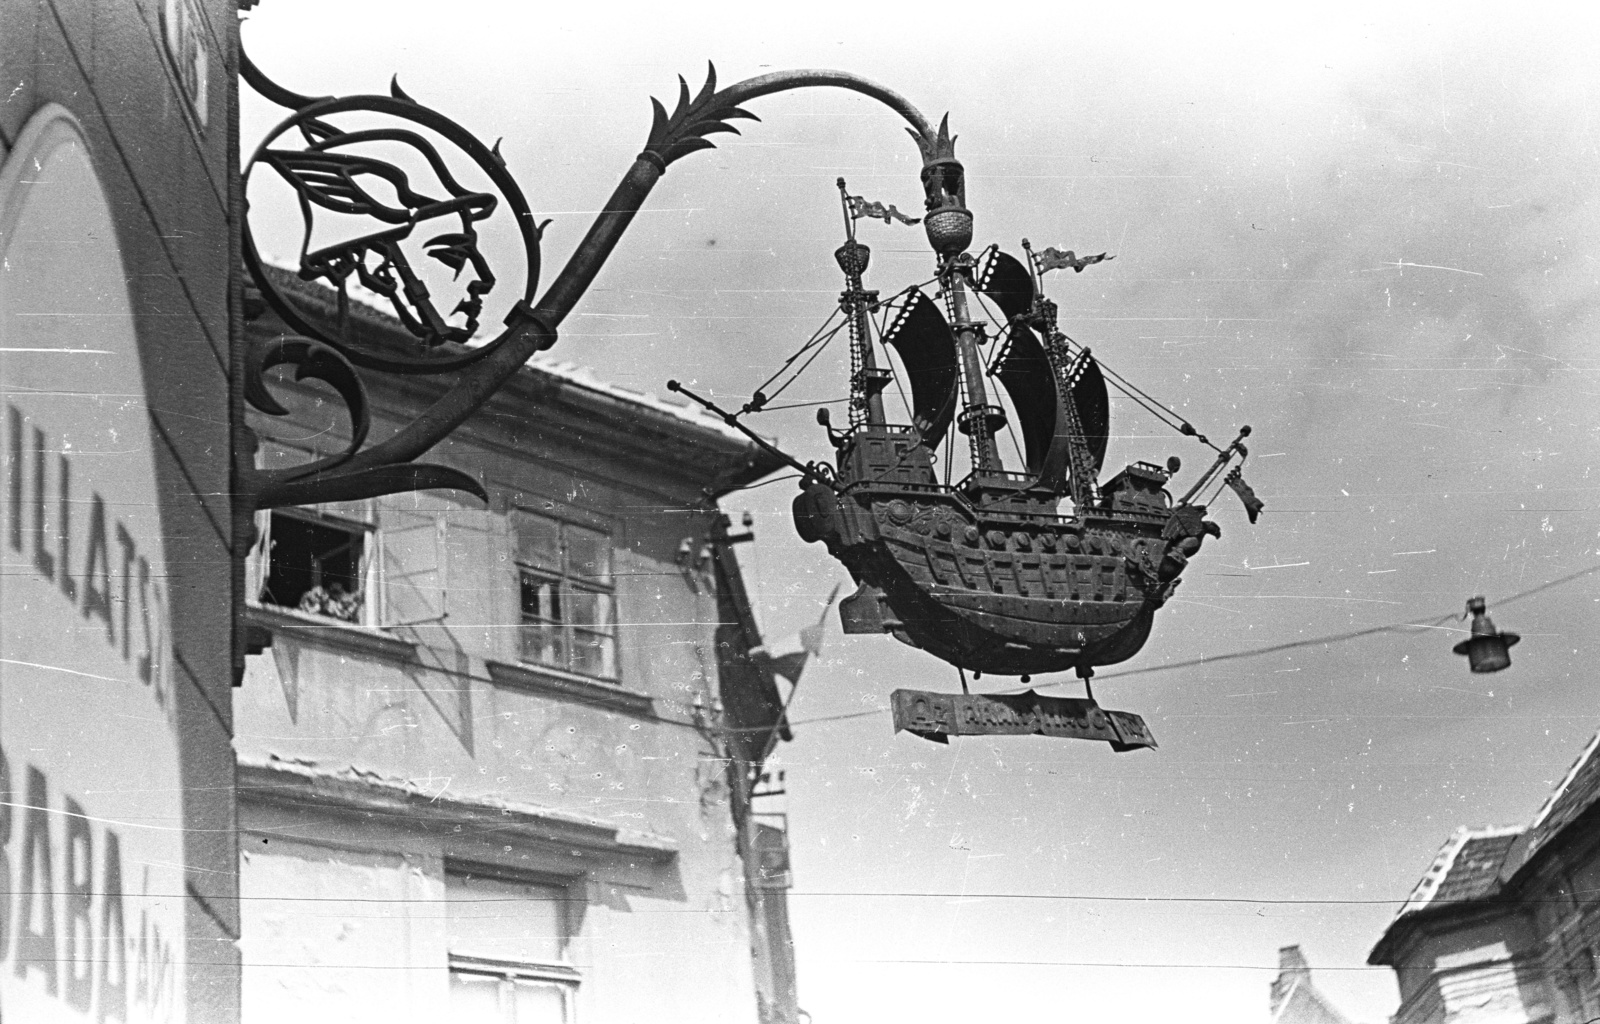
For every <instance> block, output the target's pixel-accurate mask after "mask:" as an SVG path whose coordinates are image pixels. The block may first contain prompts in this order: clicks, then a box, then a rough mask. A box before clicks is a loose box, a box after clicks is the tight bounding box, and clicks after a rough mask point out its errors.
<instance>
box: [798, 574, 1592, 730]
mask: <svg viewBox="0 0 1600 1024" xmlns="http://www.w3.org/2000/svg"><path fill="white" fill-rule="evenodd" d="M1596 572H1600V563H1597V564H1595V565H1591V566H1589V567H1587V568H1584V569H1579V570H1578V571H1577V572H1572V573H1568V574H1567V575H1565V576H1560V577H1557V578H1556V579H1553V580H1549V581H1547V582H1545V583H1541V584H1539V585H1538V586H1536V587H1530V588H1528V589H1527V590H1523V591H1519V592H1517V593H1515V594H1512V595H1510V596H1509V597H1503V598H1499V599H1497V600H1496V601H1495V605H1496V606H1497V607H1504V606H1505V605H1508V604H1513V603H1515V602H1517V601H1521V600H1523V599H1525V598H1529V597H1532V596H1534V595H1535V594H1540V593H1543V592H1544V591H1546V590H1552V589H1554V588H1556V587H1559V586H1562V585H1564V584H1567V583H1571V582H1572V581H1573V580H1577V579H1581V578H1583V577H1584V576H1588V575H1590V574H1592V573H1596ZM1462 617H1463V616H1462V615H1461V613H1459V612H1449V613H1447V614H1444V615H1439V616H1435V617H1434V618H1431V619H1410V620H1407V621H1404V622H1390V623H1386V624H1384V625H1381V626H1368V627H1367V628H1365V629H1352V630H1349V631H1347V632H1344V633H1329V634H1327V635H1324V636H1318V637H1310V638H1308V639H1305V640H1290V641H1288V642H1286V643H1281V644H1268V645H1266V646H1264V647H1246V648H1241V649H1239V650H1235V651H1224V652H1222V653H1220V654H1211V655H1205V656H1203V657H1199V658H1190V659H1188V660H1187V661H1174V662H1168V663H1167V664H1164V665H1147V666H1145V667H1143V668H1133V669H1128V670H1126V671H1124V672H1111V673H1107V674H1105V675H1096V676H1095V680H1096V682H1105V681H1107V680H1111V679H1125V678H1127V677H1128V676H1137V675H1153V674H1155V673H1157V672H1171V671H1174V670H1176V669H1180V668H1194V667H1196V666H1198V665H1210V664H1215V663H1217V662H1224V661H1239V660H1241V659H1244V658H1258V657H1261V656H1262V655H1266V654H1278V653H1280V652H1283V651H1292V650H1297V649H1299V648H1302V647H1320V646H1325V645H1327V644H1335V643H1344V642H1346V641H1348V640H1359V639H1360V638H1362V637H1368V636H1376V635H1378V634H1380V633H1392V632H1399V631H1401V630H1407V629H1417V630H1421V629H1434V628H1437V627H1439V626H1440V625H1442V624H1443V623H1445V622H1448V621H1450V620H1451V619H1460V618H1462ZM1077 682H1078V680H1076V679H1061V680H1050V681H1045V682H1033V683H1029V684H1028V688H1029V689H1034V690H1038V689H1043V688H1044V687H1047V686H1062V685H1065V684H1067V683H1074V684H1075V683H1077ZM1021 688H1022V687H1020V686H1013V687H1008V688H1006V689H1002V690H992V691H989V692H991V693H1012V692H1016V691H1017V690H1019V689H1021ZM888 712H889V709H888V708H872V709H870V710H866V711H849V712H844V713H842V714H837V715H819V716H818V717H816V718H806V719H796V720H793V721H791V722H790V723H789V724H790V726H791V727H793V726H801V725H811V724H815V723H821V722H839V721H846V720H848V719H852V718H866V717H868V716H869V715H882V714H887V713H888Z"/></svg>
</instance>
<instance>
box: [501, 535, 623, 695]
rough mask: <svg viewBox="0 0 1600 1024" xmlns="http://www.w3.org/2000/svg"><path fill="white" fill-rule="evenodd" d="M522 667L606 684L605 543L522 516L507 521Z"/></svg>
mask: <svg viewBox="0 0 1600 1024" xmlns="http://www.w3.org/2000/svg"><path fill="white" fill-rule="evenodd" d="M513 529H514V530H515V533H516V544H517V551H516V556H517V571H518V578H519V581H520V590H521V608H522V628H521V629H520V630H519V633H520V639H519V643H520V646H521V650H520V652H519V654H520V657H521V658H522V660H523V661H526V662H532V663H534V664H537V665H549V666H551V667H553V668H559V669H564V670H566V671H568V672H577V673H580V674H582V675H586V676H597V677H599V678H602V679H614V678H615V677H616V674H617V638H616V626H615V621H616V619H615V613H614V600H615V594H614V593H613V590H612V578H611V538H610V537H608V536H607V535H606V534H604V533H602V532H601V531H599V530H592V529H588V528H586V527H582V526H578V525H576V524H573V523H567V522H561V521H559V520H555V519H547V518H545V517H543V516H537V515H534V514H532V513H530V512H518V513H516V515H515V518H514V525H513Z"/></svg>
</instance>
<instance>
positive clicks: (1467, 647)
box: [1454, 597, 1522, 672]
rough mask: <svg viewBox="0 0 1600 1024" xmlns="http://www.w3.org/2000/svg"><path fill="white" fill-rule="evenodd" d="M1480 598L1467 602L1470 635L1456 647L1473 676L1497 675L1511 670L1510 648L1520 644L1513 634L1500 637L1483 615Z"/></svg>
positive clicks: (1489, 620) (1485, 615)
mask: <svg viewBox="0 0 1600 1024" xmlns="http://www.w3.org/2000/svg"><path fill="white" fill-rule="evenodd" d="M1485 607H1486V605H1485V604H1484V600H1483V598H1482V597H1474V598H1470V599H1468V601H1467V612H1468V613H1469V614H1471V616H1472V635H1471V636H1469V637H1468V638H1467V639H1465V640H1463V641H1461V642H1460V643H1458V644H1456V645H1455V647H1454V650H1455V652H1456V653H1457V654H1464V655H1466V657H1467V667H1468V668H1470V669H1471V670H1472V671H1474V672H1498V671H1500V670H1501V669H1503V668H1510V667H1511V645H1512V644H1514V643H1516V642H1517V641H1518V640H1521V639H1522V637H1521V636H1519V635H1517V634H1516V633H1502V632H1500V631H1499V630H1498V629H1495V628H1494V622H1493V621H1492V620H1491V619H1490V618H1489V614H1488V612H1487V611H1485Z"/></svg>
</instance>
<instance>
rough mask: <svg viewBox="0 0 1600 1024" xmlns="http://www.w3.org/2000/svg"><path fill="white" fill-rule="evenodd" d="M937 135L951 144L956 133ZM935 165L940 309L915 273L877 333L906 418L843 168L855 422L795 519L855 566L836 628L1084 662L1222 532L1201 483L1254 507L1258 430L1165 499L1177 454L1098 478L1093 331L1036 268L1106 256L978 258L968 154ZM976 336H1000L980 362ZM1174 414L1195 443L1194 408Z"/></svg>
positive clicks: (1100, 430)
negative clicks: (964, 173)
mask: <svg viewBox="0 0 1600 1024" xmlns="http://www.w3.org/2000/svg"><path fill="white" fill-rule="evenodd" d="M942 135H943V132H942V131H941V136H942ZM942 141H943V144H944V146H945V147H946V150H947V151H948V149H949V148H950V143H949V140H948V138H947V137H945V138H944V139H943V140H942ZM929 168H930V170H931V175H930V170H925V171H924V182H925V183H926V184H927V185H928V191H929V200H928V205H929V210H928V214H927V232H928V237H929V240H930V242H932V244H933V247H934V250H935V252H936V253H937V254H938V256H939V268H938V278H937V280H938V285H939V292H940V294H941V296H942V297H943V299H944V308H943V309H942V310H941V308H940V304H939V303H938V302H936V301H935V300H934V299H932V298H930V297H929V296H928V295H927V294H926V293H925V292H923V291H922V290H921V289H919V288H913V289H909V290H907V291H906V292H903V293H901V294H900V295H899V296H897V297H896V299H895V300H894V303H893V309H894V312H893V318H892V319H891V320H889V322H888V325H887V327H886V328H885V329H884V330H883V331H882V334H881V341H882V343H883V344H885V345H887V346H888V347H890V348H892V349H893V350H894V351H895V353H896V355H897V356H898V359H899V363H900V365H901V367H902V368H903V371H902V374H901V377H902V384H903V385H904V386H907V387H909V390H910V392H911V395H910V399H909V406H910V411H911V422H910V423H909V424H893V423H890V422H889V421H888V418H887V416H886V414H885V410H884V400H883V395H884V390H885V388H886V386H887V385H888V384H889V383H890V382H891V381H892V380H894V379H895V375H894V374H893V373H892V372H891V371H890V370H889V369H887V368H886V367H882V366H880V365H879V364H878V359H877V353H876V352H875V349H874V345H873V339H872V330H871V327H872V320H871V317H870V315H869V314H870V313H871V312H873V311H876V310H879V309H882V308H884V307H885V306H886V305H887V304H880V303H879V301H878V294H877V293H876V292H873V291H869V290H867V289H866V288H865V286H864V283H863V277H864V275H865V273H866V270H867V267H868V263H869V259H870V250H869V249H868V247H867V246H866V245H864V244H862V243H861V242H860V241H858V240H857V239H856V237H855V219H856V216H859V215H860V213H861V211H862V208H863V206H862V200H860V199H859V198H858V197H852V196H849V195H848V194H847V193H845V184H844V181H843V179H840V181H839V188H840V192H841V195H842V197H843V199H844V203H845V210H846V225H847V229H848V237H847V239H846V241H845V243H844V245H842V246H841V247H840V248H839V249H838V251H837V252H835V254H834V256H835V258H836V260H837V261H838V264H839V267H840V269H841V270H842V271H843V272H844V276H845V281H846V286H845V290H844V293H843V296H842V299H841V308H842V310H843V312H844V314H845V317H846V323H847V325H848V328H849V334H850V342H851V361H852V375H851V398H850V424H849V427H848V429H847V430H844V431H838V432H836V431H833V430H832V429H831V428H830V430H829V435H830V439H831V440H832V442H833V444H834V447H835V449H836V460H835V468H834V469H833V470H832V472H813V473H812V474H811V479H809V480H808V481H807V482H806V484H805V486H804V487H803V489H802V491H801V493H800V495H799V496H798V497H797V498H796V499H795V501H794V519H795V525H796V527H797V529H798V530H799V533H800V536H801V537H802V538H803V539H805V540H807V541H811V542H818V541H820V542H821V543H823V544H825V545H826V546H827V549H828V551H829V553H830V554H832V555H833V556H834V557H835V558H837V559H838V560H839V561H840V562H842V563H843V564H844V566H845V568H846V569H848V570H849V571H850V574H851V575H852V576H853V577H854V578H855V580H856V581H857V583H858V584H859V589H858V590H857V591H856V593H855V594H854V595H852V596H851V597H850V598H848V599H847V600H845V601H844V602H842V604H841V606H840V615H841V618H842V620H843V625H844V630H845V632H846V633H890V634H892V635H893V636H895V637H896V638H897V639H899V640H900V641H902V642H904V643H906V644H909V645H911V646H913V647H918V648H921V649H923V650H925V651H928V652H929V653H931V654H933V655H934V656H936V657H938V658H940V659H942V660H944V661H947V662H949V663H951V664H953V665H956V666H958V667H960V668H963V669H971V670H973V671H974V672H977V673H984V672H988V673H993V674H998V675H1020V676H1022V677H1023V679H1024V681H1027V680H1028V678H1029V676H1031V675H1032V674H1034V673H1040V672H1052V671H1065V670H1069V669H1070V670H1075V671H1076V672H1077V673H1078V674H1079V675H1080V676H1082V677H1084V678H1085V679H1087V678H1089V677H1090V676H1092V674H1093V670H1094V668H1095V667H1097V666H1101V665H1111V664H1116V663H1118V662H1121V661H1125V660H1126V659H1128V658H1130V657H1132V656H1133V655H1134V654H1136V653H1138V651H1139V650H1140V648H1141V647H1143V646H1144V643H1145V641H1146V640H1147V639H1148V638H1149V636H1150V630H1151V625H1152V623H1153V621H1154V617H1155V613H1156V611H1157V610H1158V609H1159V608H1161V606H1162V605H1163V604H1164V603H1165V602H1166V601H1167V599H1168V598H1169V597H1170V596H1171V595H1172V592H1173V590H1174V589H1175V588H1176V587H1177V586H1178V583H1179V581H1180V577H1181V575H1182V573H1183V571H1184V568H1185V567H1186V566H1187V565H1188V562H1189V560H1190V558H1192V557H1193V556H1194V555H1195V554H1196V553H1198V552H1199V550H1200V548H1201V546H1202V544H1203V543H1204V541H1205V539H1206V538H1207V537H1220V536H1221V530H1220V529H1219V528H1218V526H1217V525H1216V524H1215V523H1213V522H1211V521H1210V520H1209V519H1207V518H1206V513H1207V509H1206V506H1205V505H1204V504H1199V503H1196V502H1194V501H1193V498H1194V496H1195V495H1196V494H1198V493H1199V492H1200V491H1201V490H1202V489H1203V488H1204V487H1205V486H1206V485H1207V484H1209V483H1211V482H1213V481H1215V480H1217V479H1218V478H1219V476H1220V477H1221V478H1222V479H1223V480H1224V481H1225V482H1226V483H1228V484H1229V485H1231V486H1232V487H1233V488H1234V489H1235V490H1236V491H1238V492H1239V494H1240V496H1241V498H1245V500H1246V508H1247V510H1248V511H1249V513H1250V518H1251V521H1252V522H1254V520H1255V517H1256V515H1257V514H1258V513H1259V512H1260V510H1261V507H1262V505H1261V503H1260V502H1259V500H1257V499H1256V498H1255V497H1254V495H1253V494H1251V493H1249V491H1248V488H1247V487H1246V486H1245V485H1244V483H1243V480H1242V478H1240V476H1239V474H1238V467H1237V466H1236V465H1231V464H1232V463H1233V462H1234V460H1235V459H1238V460H1239V461H1241V462H1242V460H1243V458H1244V456H1245V455H1246V454H1247V450H1246V448H1245V446H1244V444H1243V441H1244V438H1245V437H1247V436H1248V435H1249V433H1250V428H1249V427H1244V428H1243V429H1241V430H1240V432H1239V436H1238V438H1237V439H1236V440H1235V441H1234V442H1233V443H1232V444H1230V445H1228V446H1227V447H1225V448H1216V447H1215V446H1212V447H1213V448H1214V449H1215V450H1216V452H1217V458H1216V460H1215V461H1214V462H1213V464H1212V465H1211V467H1210V469H1209V470H1208V471H1207V472H1206V473H1205V474H1203V475H1202V478H1201V480H1200V481H1199V482H1198V483H1197V484H1196V485H1195V486H1194V487H1193V488H1191V489H1190V490H1189V492H1188V493H1187V494H1185V495H1184V496H1183V497H1182V498H1180V499H1178V500H1176V501H1174V499H1173V498H1172V496H1171V494H1170V493H1169V491H1168V490H1167V484H1168V482H1169V480H1170V479H1171V477H1172V475H1173V474H1174V473H1176V472H1177V471H1178V469H1179V468H1180V464H1179V461H1178V460H1177V459H1176V458H1172V459H1169V460H1167V464H1166V465H1165V466H1161V465H1155V464H1152V463H1149V462H1134V463H1131V464H1130V465H1128V466H1126V467H1125V468H1124V469H1122V470H1121V471H1120V472H1118V473H1117V474H1116V475H1114V476H1112V477H1111V478H1110V479H1109V480H1105V481H1103V482H1102V481H1101V480H1100V474H1101V468H1102V464H1103V462H1104V460H1105V455H1106V444H1107V439H1108V436H1109V429H1110V401H1109V397H1108V393H1107V384H1106V375H1105V373H1104V372H1103V371H1102V369H1101V367H1100V364H1099V363H1098V362H1097V360H1096V359H1095V357H1094V355H1093V354H1092V353H1091V352H1090V350H1089V349H1087V348H1083V347H1079V346H1076V345H1074V344H1072V343H1071V341H1070V340H1069V339H1068V338H1067V337H1066V336H1065V335H1064V334H1063V333H1062V332H1061V331H1060V330H1059V329H1058V327H1057V322H1056V306H1055V304H1054V303H1053V302H1051V301H1050V300H1049V299H1048V298H1046V297H1045V296H1044V294H1043V289H1042V277H1043V273H1044V271H1045V270H1046V269H1050V268H1052V267H1062V266H1072V267H1073V268H1074V269H1076V270H1082V269H1083V267H1084V266H1086V265H1088V264H1089V263H1091V262H1098V261H1099V260H1102V259H1105V258H1106V257H1105V256H1104V254H1102V255H1101V256H1098V257H1090V258H1088V259H1079V258H1077V257H1075V256H1073V255H1072V254H1070V253H1067V254H1060V253H1057V252H1055V250H1047V251H1046V252H1045V253H1041V254H1035V253H1034V252H1033V250H1032V248H1031V246H1029V244H1028V243H1027V241H1026V240H1024V242H1023V247H1024V251H1025V253H1026V260H1027V262H1026V263H1024V262H1023V261H1021V260H1018V259H1017V258H1015V257H1013V256H1011V255H1009V254H1007V253H1004V252H1001V251H999V250H998V249H996V248H993V247H991V248H990V249H988V250H985V252H984V253H983V254H982V255H981V256H980V257H979V258H976V259H975V258H973V257H972V256H971V255H969V254H968V253H967V252H966V249H967V247H968V245H969V244H970V242H971V234H972V232H971V223H972V221H971V214H970V213H968V212H967V211H966V209H965V203H964V194H963V188H962V181H961V173H960V166H959V164H956V163H955V161H954V159H953V156H951V157H949V158H948V159H947V160H946V161H945V162H942V163H941V162H939V161H930V163H929ZM930 177H931V178H932V181H931V182H930V181H929V179H930ZM872 205H873V206H876V205H877V204H872ZM873 212H875V213H878V214H882V213H883V211H882V208H881V207H879V208H878V209H877V210H876V211H873ZM895 212H896V213H897V212H898V211H895ZM884 219H885V220H887V219H888V217H887V216H885V217H884ZM969 293H971V294H970V295H969ZM974 298H977V299H978V301H980V302H986V303H987V304H990V305H992V307H993V308H994V309H995V310H996V311H997V312H996V315H995V317H994V319H995V320H996V321H997V322H998V324H999V327H998V330H996V331H995V332H994V334H993V336H990V334H989V331H988V330H987V327H988V324H987V323H986V322H984V321H980V320H979V319H977V318H975V317H974V316H973V315H972V314H971V312H970V310H971V305H972V302H973V299H974ZM984 345H988V346H990V349H991V351H992V352H994V355H992V356H991V357H990V358H989V359H988V360H987V364H986V362H985V359H984V357H983V353H982V352H981V351H980V346H984ZM990 377H992V378H994V379H996V380H998V381H999V383H1000V386H1001V387H1003V388H1004V389H1005V391H1006V393H1007V394H1008V395H1009V397H1010V400H1011V405H1012V408H1013V410H1014V411H1015V415H1016V418H1017V421H1018V422H1017V423H1016V425H1015V426H1016V433H1017V434H1020V444H1019V445H1018V447H1019V448H1020V449H1021V454H1022V455H1023V461H1024V465H1023V467H1022V468H1021V469H1017V470H1008V469H1006V468H1004V466H1003V465H1002V463H1001V460H1000V455H999V447H998V445H997V443H996V438H997V436H998V435H999V434H1000V432H1001V431H1002V430H1003V429H1004V428H1005V427H1006V426H1007V422H1008V417H1007V413H1006V411H1005V409H1003V408H1002V407H1001V406H1000V404H999V403H997V402H994V401H992V400H991V399H990V397H989V394H988V385H987V378H990ZM963 397H964V402H963ZM757 404H758V405H759V404H760V403H757ZM958 406H959V409H958ZM819 418H820V419H821V421H822V422H823V423H824V424H827V423H828V418H827V417H826V415H823V416H820V417H819ZM1174 425H1175V426H1177V428H1178V429H1179V430H1180V432H1183V433H1187V434H1191V435H1194V436H1196V437H1199V438H1200V439H1201V440H1202V441H1206V439H1205V438H1204V437H1203V435H1199V434H1198V432H1197V431H1195V430H1194V428H1192V427H1190V426H1189V425H1188V424H1187V423H1182V422H1181V421H1179V422H1177V423H1175V424H1174ZM952 426H954V427H955V428H956V430H957V431H958V432H959V433H961V434H963V435H965V436H966V438H967V441H968V464H969V465H970V469H971V471H970V473H969V474H968V475H967V476H966V477H965V478H964V479H962V480H959V481H955V482H950V481H941V480H940V479H939V474H938V472H937V467H936V458H937V449H938V447H939V446H940V445H941V443H944V442H947V441H951V442H953V439H952V438H950V437H949V432H950V428H951V427H952ZM1206 443H1207V444H1209V441H1206ZM1230 470H1231V471H1230ZM1064 498H1070V501H1071V510H1070V512H1069V513H1066V514H1063V513H1062V512H1061V510H1060V504H1061V502H1062V500H1063V499H1064Z"/></svg>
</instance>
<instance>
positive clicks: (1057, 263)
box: [1034, 246, 1116, 274]
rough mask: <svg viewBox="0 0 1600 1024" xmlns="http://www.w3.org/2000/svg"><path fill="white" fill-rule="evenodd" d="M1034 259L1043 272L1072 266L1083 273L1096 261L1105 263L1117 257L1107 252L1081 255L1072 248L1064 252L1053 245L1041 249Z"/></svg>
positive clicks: (1075, 270) (1074, 269)
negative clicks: (1095, 254)
mask: <svg viewBox="0 0 1600 1024" xmlns="http://www.w3.org/2000/svg"><path fill="white" fill-rule="evenodd" d="M1034 259H1035V260H1036V261H1037V262H1038V266H1039V273H1041V274H1044V273H1047V272H1049V271H1052V270H1064V269H1066V268H1067V267H1071V268H1072V269H1073V271H1074V272H1076V273H1079V274H1081V273H1083V268H1084V267H1087V266H1092V265H1093V264H1096V263H1104V262H1105V261H1106V260H1114V259H1116V257H1115V256H1108V255H1107V254H1105V253H1100V254H1099V255H1098V256H1079V255H1078V254H1077V253H1075V252H1073V251H1072V250H1071V249H1068V250H1067V251H1066V252H1062V251H1061V250H1060V249H1057V248H1055V247H1054V246H1052V247H1051V248H1049V249H1044V250H1041V251H1040V252H1039V254H1038V255H1037V256H1035V257H1034Z"/></svg>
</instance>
